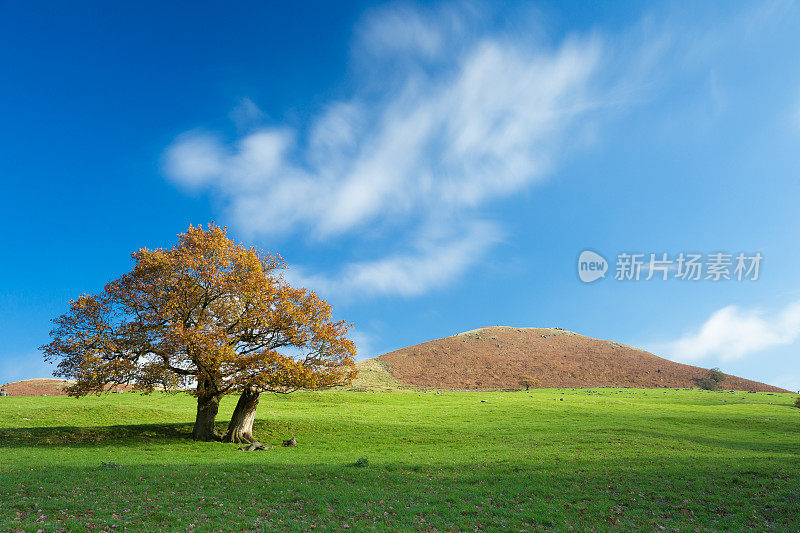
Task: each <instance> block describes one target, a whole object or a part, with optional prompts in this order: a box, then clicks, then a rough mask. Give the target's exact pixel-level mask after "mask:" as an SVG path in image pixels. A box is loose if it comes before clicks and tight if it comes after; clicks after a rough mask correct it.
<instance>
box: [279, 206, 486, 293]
mask: <svg viewBox="0 0 800 533" xmlns="http://www.w3.org/2000/svg"><path fill="white" fill-rule="evenodd" d="M459 233H460V234H459V235H457V236H454V235H451V234H450V232H449V231H446V232H445V234H444V235H431V234H427V235H425V236H424V237H423V238H421V239H420V240H419V241H418V242H417V243H415V246H414V247H413V249H412V250H410V251H406V252H400V253H395V254H392V255H389V256H387V257H384V258H381V259H378V260H374V261H364V262H354V263H350V264H348V265H346V266H345V267H344V268H343V269H342V270H341V271H340V272H338V273H336V274H334V275H332V276H331V275H320V274H306V273H305V272H304V270H303V269H302V268H291V269H289V270H288V271H287V272H286V273H285V277H286V279H287V281H289V282H290V283H293V284H297V285H301V286H304V287H310V288H313V289H316V290H317V291H318V292H320V293H323V294H327V295H336V296H337V297H339V298H343V299H348V298H353V297H355V296H363V295H386V294H399V295H402V296H416V295H419V294H423V293H425V292H427V291H428V290H430V289H432V288H434V287H440V286H443V285H447V284H448V283H450V282H452V281H453V280H454V279H457V278H458V277H459V276H460V275H461V274H463V272H464V271H465V270H466V269H467V268H468V267H469V266H470V265H472V264H473V263H474V262H476V261H478V260H480V259H481V258H482V257H484V255H485V253H486V251H487V250H488V249H489V248H490V247H491V246H492V245H493V244H495V243H496V242H497V241H498V240H499V238H500V232H499V230H498V229H497V228H496V227H495V226H494V225H493V224H490V223H487V222H479V221H476V222H472V223H471V224H470V225H469V227H467V228H466V229H464V230H463V232H459Z"/></svg>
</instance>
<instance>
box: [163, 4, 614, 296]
mask: <svg viewBox="0 0 800 533" xmlns="http://www.w3.org/2000/svg"><path fill="white" fill-rule="evenodd" d="M478 18H479V17H477V13H476V10H475V8H472V7H470V6H469V5H466V4H459V5H457V6H456V5H450V6H447V7H441V8H437V9H428V10H427V11H426V12H425V13H420V12H419V11H418V10H416V9H413V8H411V7H407V6H406V7H403V6H399V7H398V6H395V7H392V8H385V9H381V10H378V11H376V12H373V13H372V14H371V15H370V16H368V17H367V18H366V20H365V21H364V22H363V23H362V25H361V26H360V27H359V28H358V30H357V32H356V38H355V45H354V51H353V55H354V57H355V58H356V59H357V61H356V64H357V65H358V69H359V71H360V72H359V73H357V74H358V75H359V76H360V77H361V78H362V81H363V84H362V85H361V86H360V88H359V89H358V90H356V91H355V93H354V94H353V95H352V97H351V98H349V99H346V100H341V101H333V102H330V103H329V104H327V105H325V106H324V108H323V109H322V110H321V111H320V112H319V113H318V114H317V116H315V117H313V118H312V119H311V121H310V123H309V124H308V125H307V127H305V128H303V129H302V130H301V131H300V130H296V129H291V128H287V127H283V126H275V125H273V126H262V127H260V128H256V129H252V128H251V129H250V131H248V132H247V133H246V134H243V135H241V136H240V137H239V138H236V139H233V140H229V139H225V138H223V137H221V136H219V135H217V134H213V133H209V132H205V131H200V130H196V131H189V132H187V133H185V134H183V135H182V136H180V137H179V138H177V139H176V140H175V142H174V143H173V144H172V145H171V146H170V147H169V148H168V149H167V151H166V153H165V155H164V164H163V165H164V171H165V174H166V175H167V176H168V177H169V178H170V179H171V180H172V181H174V182H175V183H176V184H178V185H179V186H181V187H184V188H187V189H190V190H195V191H198V190H206V191H210V192H211V193H212V194H214V195H216V196H217V197H220V198H222V199H223V202H224V205H225V206H226V210H227V219H228V220H229V221H231V222H232V223H233V224H234V225H235V226H236V227H237V229H239V230H240V231H245V232H248V233H249V234H251V235H254V236H258V235H261V236H268V235H275V234H297V233H301V234H302V235H307V236H311V238H316V239H318V240H328V239H331V238H334V237H337V236H343V235H351V236H352V235H354V234H355V235H358V234H359V232H361V231H363V229H364V228H374V227H376V226H380V225H382V224H386V225H389V226H390V227H391V228H392V232H391V239H392V240H393V241H394V242H396V243H397V246H396V249H395V250H393V251H390V252H389V253H388V255H387V256H385V257H378V258H374V259H373V260H368V261H358V262H353V263H350V264H346V265H344V266H343V267H342V268H340V269H339V271H338V273H335V274H330V273H328V274H323V275H317V274H308V275H306V276H304V279H305V281H313V282H316V284H317V286H318V287H319V288H320V290H322V291H323V292H325V291H334V292H344V291H349V290H351V289H357V290H359V291H362V292H364V293H368V294H400V295H406V296H411V295H417V294H421V293H423V292H425V291H427V290H429V289H431V288H434V287H437V286H440V285H443V284H446V283H448V282H449V281H451V280H452V279H453V278H456V277H458V276H459V275H461V274H462V273H463V272H465V270H466V269H467V268H469V266H470V265H471V264H472V263H473V262H474V261H476V260H479V259H480V257H481V256H482V255H483V254H484V252H485V251H486V249H487V248H488V247H490V246H492V245H493V244H494V243H495V242H497V240H498V235H499V232H498V231H496V230H495V229H492V230H489V229H488V228H489V227H490V224H489V223H486V222H481V217H480V216H479V215H478V214H477V213H476V210H477V209H478V208H479V207H480V206H482V205H485V204H487V203H489V202H492V201H494V200H497V199H501V198H504V197H508V196H509V195H511V194H514V193H515V192H517V191H520V190H521V189H523V188H526V187H528V186H530V185H531V184H532V183H536V182H537V181H540V180H542V179H543V178H545V177H546V176H547V175H548V173H550V172H551V171H552V170H553V168H554V167H555V166H556V165H557V162H558V160H559V158H560V157H562V156H563V154H564V153H565V152H566V151H567V150H566V148H565V147H566V146H567V145H568V144H569V141H568V139H569V138H570V136H571V135H575V136H577V135H576V128H579V127H581V125H582V119H583V118H585V117H586V115H587V114H589V113H590V112H591V111H592V110H593V108H594V107H595V106H596V105H597V101H598V97H597V94H595V92H596V91H592V90H590V88H591V87H592V84H593V82H594V81H596V80H595V77H596V75H597V72H598V68H599V65H600V62H601V58H602V55H603V46H602V43H601V41H600V40H599V39H598V38H596V37H594V36H589V37H585V38H579V37H572V38H567V39H565V40H564V41H563V42H562V43H560V44H559V45H556V46H542V45H537V44H535V43H531V42H529V39H527V38H524V36H516V37H517V38H515V39H511V38H509V36H508V35H506V34H505V33H503V32H500V31H495V33H492V32H487V31H486V30H483V29H479V28H478V27H477V26H475V25H474V24H475V23H476V21H477V20H478ZM232 116H233V117H234V119H235V120H236V121H237V123H238V124H240V125H241V124H252V123H253V122H254V121H257V120H262V121H263V115H262V114H261V113H260V112H259V111H258V108H257V107H256V106H255V105H254V104H253V102H251V101H250V100H245V101H243V102H242V104H241V105H240V106H239V107H238V108H237V110H235V111H234V113H233V114H232ZM254 117H255V118H254ZM434 218H435V219H436V224H438V225H439V226H443V225H448V224H449V226H450V227H449V231H447V232H445V233H448V234H449V237H447V238H441V237H437V238H435V239H431V238H429V237H426V236H425V235H423V234H422V233H421V232H423V231H426V229H425V228H428V227H429V226H430V221H431V219H434ZM398 228H399V231H398ZM398 235H402V238H401V239H399V240H398V239H397V236H398Z"/></svg>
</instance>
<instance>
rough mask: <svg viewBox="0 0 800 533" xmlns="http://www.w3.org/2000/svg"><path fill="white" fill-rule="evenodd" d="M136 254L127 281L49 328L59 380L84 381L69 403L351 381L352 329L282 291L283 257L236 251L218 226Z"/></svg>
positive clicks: (75, 305) (84, 299)
mask: <svg viewBox="0 0 800 533" xmlns="http://www.w3.org/2000/svg"><path fill="white" fill-rule="evenodd" d="M132 257H133V261H134V263H135V265H134V268H133V270H132V271H131V272H129V273H127V274H125V275H123V276H121V277H120V278H119V279H117V280H114V281H112V282H111V283H108V284H107V285H106V286H105V289H104V290H103V292H102V293H101V294H98V295H93V296H92V295H83V296H80V297H79V298H78V299H76V300H73V301H72V302H70V309H69V311H68V312H67V313H65V314H64V315H62V316H60V317H58V318H56V319H55V320H54V323H55V328H54V329H53V331H52V332H51V337H52V341H51V342H50V343H49V344H47V345H45V346H43V347H42V350H43V351H44V354H45V358H46V359H47V360H48V361H51V362H57V363H58V370H57V372H56V374H57V375H58V376H61V377H65V378H71V379H75V380H76V381H77V382H76V383H75V384H74V385H73V386H71V387H70V388H69V389H68V393H69V394H70V395H73V396H81V395H85V394H88V393H91V392H100V391H102V390H105V389H107V388H108V387H107V385H108V384H122V383H128V384H133V385H134V386H135V387H136V388H137V389H139V390H143V391H146V392H149V391H152V390H153V389H154V388H155V387H160V386H163V387H164V388H166V389H175V388H179V387H185V386H188V385H190V384H192V383H194V382H202V383H203V384H204V392H203V393H204V394H208V393H211V394H217V395H219V394H225V393H227V392H230V391H234V390H238V391H241V390H244V389H245V388H249V389H251V390H256V391H275V392H291V391H293V390H297V389H300V388H307V389H319V388H326V387H331V386H336V385H343V384H348V383H350V382H351V381H352V379H353V378H354V377H355V374H356V370H355V363H354V358H355V355H356V351H355V345H354V344H353V342H352V341H350V340H348V339H347V338H346V334H347V331H348V325H347V324H345V323H344V322H341V321H340V322H334V321H333V320H332V318H331V306H330V305H329V304H328V303H327V302H326V301H325V300H323V299H321V298H320V297H318V296H317V295H316V294H315V293H314V292H313V291H309V290H306V289H302V288H294V287H291V286H290V285H289V284H288V283H286V281H285V280H284V279H283V276H282V275H281V274H280V271H281V270H282V269H284V268H285V263H284V261H283V259H282V258H281V257H280V256H278V255H273V254H265V253H262V252H260V251H259V250H257V249H255V248H247V247H245V246H244V245H242V244H237V243H234V242H233V241H231V240H230V239H229V238H228V237H227V233H226V230H225V228H222V227H220V226H217V225H215V224H213V223H212V224H211V225H209V227H208V228H207V229H203V228H202V227H200V226H198V227H192V226H190V227H189V229H188V230H187V231H186V233H183V234H181V235H179V242H178V244H177V245H176V246H175V247H173V248H172V249H169V250H164V249H158V250H147V249H144V248H143V249H141V250H139V251H137V252H135V253H133V254H132Z"/></svg>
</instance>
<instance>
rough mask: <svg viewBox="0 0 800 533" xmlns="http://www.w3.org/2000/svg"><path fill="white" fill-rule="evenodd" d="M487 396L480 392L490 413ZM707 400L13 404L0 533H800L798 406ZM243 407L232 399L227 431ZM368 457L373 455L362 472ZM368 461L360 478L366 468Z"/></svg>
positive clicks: (641, 396) (686, 394) (3, 445)
mask: <svg viewBox="0 0 800 533" xmlns="http://www.w3.org/2000/svg"><path fill="white" fill-rule="evenodd" d="M482 400H486V401H485V402H483V401H482ZM793 401H794V397H793V396H791V395H780V394H774V395H773V394H765V393H758V394H748V393H730V392H706V391H697V390H692V391H688V390H678V391H676V390H632V389H595V390H586V389H581V390H570V389H566V390H554V389H539V390H535V391H531V392H441V393H440V394H435V393H432V392H427V393H417V392H409V391H405V392H391V393H358V392H325V393H296V394H293V395H289V396H272V395H270V396H265V397H263V398H262V401H261V405H260V406H259V411H258V419H257V421H256V433H257V436H259V437H260V440H261V441H262V442H263V443H265V444H272V445H279V444H280V441H281V439H283V438H288V437H289V436H291V435H293V434H294V435H296V436H297V441H298V446H297V447H296V448H282V447H280V446H277V447H275V448H274V449H269V450H267V451H260V452H250V453H245V452H240V451H237V450H236V446H235V445H231V444H222V443H195V442H191V441H189V440H187V438H186V436H187V434H188V433H189V432H190V430H191V422H192V421H193V419H194V401H193V399H192V398H190V397H188V396H186V395H178V396H174V395H164V394H155V395H152V396H141V395H138V394H120V395H107V396H102V397H88V398H84V399H80V400H75V399H73V398H67V397H6V398H0V428H2V429H0V529H3V530H11V531H15V530H25V531H37V530H39V529H41V530H44V531H53V530H64V529H66V530H76V531H85V530H87V529H88V530H90V531H100V530H107V531H111V530H125V529H128V530H164V529H166V530H176V531H214V530H220V529H226V530H227V529H235V530H276V531H287V530H296V531H307V530H310V529H315V528H318V529H350V530H356V531H361V530H373V529H375V530H401V531H402V530H503V531H524V530H536V529H556V530H568V529H573V528H574V529H576V530H590V529H595V530H607V529H624V530H630V529H636V530H662V529H666V530H668V531H678V530H680V531H695V530H700V531H704V530H725V529H728V530H741V529H744V528H757V529H761V530H764V529H777V530H795V531H796V530H800V519H799V518H798V517H800V409H797V408H795V407H792V404H793ZM234 404H235V398H230V397H229V398H225V399H224V401H223V403H222V408H221V411H220V416H219V418H218V420H219V421H220V426H222V422H223V421H226V420H227V417H229V416H230V413H231V411H232V409H233V406H234ZM360 458H366V461H360V462H359V459H360ZM356 464H357V465H358V466H356Z"/></svg>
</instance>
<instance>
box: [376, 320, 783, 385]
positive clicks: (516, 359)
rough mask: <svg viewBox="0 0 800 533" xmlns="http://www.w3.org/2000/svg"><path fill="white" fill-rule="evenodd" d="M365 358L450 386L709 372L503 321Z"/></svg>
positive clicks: (635, 379) (633, 379)
mask: <svg viewBox="0 0 800 533" xmlns="http://www.w3.org/2000/svg"><path fill="white" fill-rule="evenodd" d="M369 361H371V362H370V363H368V364H370V365H372V366H373V367H375V366H376V363H379V364H380V366H381V367H383V368H385V369H386V370H387V371H388V373H389V374H390V376H391V377H392V378H394V379H396V380H398V381H400V382H402V383H404V384H407V385H413V386H420V387H432V388H434V387H436V388H453V389H471V388H478V389H500V388H519V386H520V385H519V380H520V377H522V376H531V377H534V378H537V379H538V380H539V381H540V383H541V385H540V386H542V387H637V388H658V387H670V388H677V387H693V386H696V384H695V382H694V379H697V378H701V377H703V376H705V374H706V372H707V369H704V368H700V367H696V366H690V365H684V364H680V363H675V362H673V361H669V360H667V359H663V358H661V357H658V356H655V355H653V354H651V353H649V352H645V351H644V350H639V349H636V348H633V347H631V346H627V345H624V344H620V343H618V342H613V341H606V340H599V339H593V338H590V337H585V336H583V335H579V334H577V333H573V332H571V331H565V330H562V329H557V328H516V327H508V326H493V327H486V328H480V329H476V330H472V331H467V332H464V333H459V334H458V335H453V336H451V337H445V338H443V339H436V340H432V341H428V342H423V343H422V344H417V345H415V346H409V347H407V348H401V349H399V350H395V351H393V352H389V353H387V354H384V355H381V356H379V357H376V358H374V359H371V360H369ZM364 363H366V362H364ZM362 364H363V363H362ZM723 386H724V388H726V389H735V390H742V391H754V392H788V391H786V390H784V389H781V388H778V387H773V386H771V385H767V384H765V383H759V382H757V381H751V380H748V379H743V378H739V377H735V376H728V378H727V379H726V381H725V382H724V383H723Z"/></svg>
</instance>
